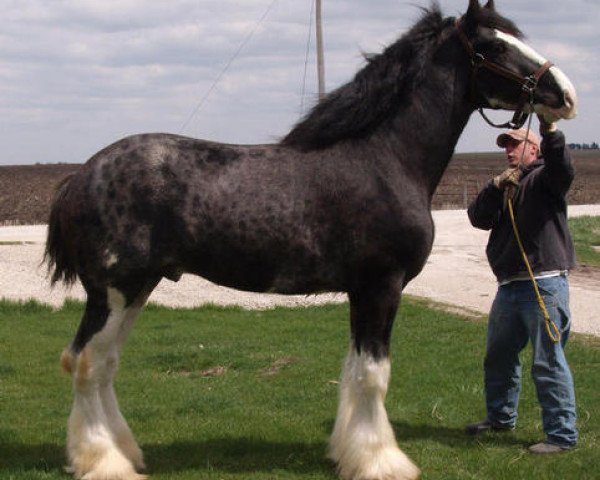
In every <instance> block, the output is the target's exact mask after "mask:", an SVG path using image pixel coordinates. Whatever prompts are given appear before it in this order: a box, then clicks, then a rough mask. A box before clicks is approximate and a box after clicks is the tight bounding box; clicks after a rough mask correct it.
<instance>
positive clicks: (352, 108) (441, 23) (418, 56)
mask: <svg viewBox="0 0 600 480" xmlns="http://www.w3.org/2000/svg"><path fill="white" fill-rule="evenodd" d="M476 20H477V23H478V24H479V25H484V26H487V27H491V28H498V29H500V30H503V31H505V32H507V33H511V34H513V35H516V36H521V33H520V31H519V30H518V29H517V28H516V26H515V25H514V24H513V23H512V22H511V21H510V20H508V19H506V18H504V17H502V16H500V15H498V14H497V13H496V11H495V10H491V9H481V10H480V11H479V12H478V14H477V19H476ZM454 21H455V19H454V18H447V19H444V18H443V16H442V13H441V10H440V8H439V5H438V4H437V3H434V4H433V5H432V6H431V7H430V8H429V9H423V16H422V17H421V19H420V20H419V21H418V22H417V23H416V24H415V25H414V26H413V27H412V28H411V29H410V30H409V31H408V32H407V33H405V34H404V35H403V36H401V37H400V38H399V39H398V40H397V41H396V42H395V43H393V44H391V45H390V46H388V47H387V48H386V49H385V50H384V51H383V52H382V53H380V54H378V55H372V56H366V57H365V58H366V61H367V65H366V66H365V67H364V68H363V69H362V70H360V71H359V72H358V73H357V74H356V76H355V77H354V79H353V80H352V81H350V82H349V83H347V84H345V85H343V86H341V87H339V88H338V89H336V90H334V91H333V92H331V93H330V94H328V95H327V96H326V97H325V98H324V99H323V100H321V101H320V102H319V103H318V104H317V105H316V106H315V107H314V108H313V109H312V110H311V111H310V112H309V113H308V114H307V115H306V117H305V118H304V119H303V120H301V121H300V122H299V123H298V124H297V125H296V126H295V127H294V128H293V129H292V130H291V131H290V132H289V133H288V134H287V135H286V136H285V137H284V138H283V140H282V141H281V143H282V144H283V145H288V146H291V147H295V148H298V149H301V150H317V149H320V148H325V147H328V146H330V145H333V144H334V143H337V142H338V141H341V140H347V139H358V138H364V137H367V136H368V135H369V134H371V133H373V131H374V130H375V129H376V128H377V127H378V126H379V125H380V124H381V123H382V122H383V121H384V120H385V119H387V118H390V117H391V116H393V115H395V114H396V113H397V112H398V110H399V109H400V108H402V107H403V106H405V105H406V104H407V103H408V102H409V101H410V97H411V95H410V94H411V92H412V91H413V89H414V88H415V86H416V85H418V84H419V82H420V80H421V78H422V74H423V71H424V67H425V66H426V65H427V63H428V62H430V61H431V58H432V56H433V54H434V52H435V50H436V47H437V45H438V43H439V40H440V37H441V34H442V31H443V30H444V29H445V28H446V27H447V26H449V25H452V24H454Z"/></svg>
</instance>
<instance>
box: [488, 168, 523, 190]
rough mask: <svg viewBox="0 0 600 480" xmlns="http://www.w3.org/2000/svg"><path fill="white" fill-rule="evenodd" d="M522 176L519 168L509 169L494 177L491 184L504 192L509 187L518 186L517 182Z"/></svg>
mask: <svg viewBox="0 0 600 480" xmlns="http://www.w3.org/2000/svg"><path fill="white" fill-rule="evenodd" d="M522 176H523V170H521V169H520V168H519V167H510V168H507V169H506V170H504V171H503V172H502V173H501V174H500V175H498V176H497V177H494V179H493V180H492V183H493V184H494V186H495V187H496V188H498V189H500V190H504V189H505V188H506V187H507V186H509V185H514V186H515V187H517V186H519V180H521V177H522Z"/></svg>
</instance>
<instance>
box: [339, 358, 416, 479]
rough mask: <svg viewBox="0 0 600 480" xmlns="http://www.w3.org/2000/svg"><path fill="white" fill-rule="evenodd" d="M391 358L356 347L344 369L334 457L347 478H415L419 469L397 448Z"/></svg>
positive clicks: (343, 476)
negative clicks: (390, 408)
mask: <svg viewBox="0 0 600 480" xmlns="http://www.w3.org/2000/svg"><path fill="white" fill-rule="evenodd" d="M389 378H390V362H389V359H387V358H385V359H381V360H375V359H373V358H372V357H371V356H369V355H365V354H362V355H359V354H358V353H357V352H356V349H355V348H351V350H350V353H349V354H348V357H347V359H346V363H345V365H344V372H343V374H342V382H341V385H340V401H339V407H338V415H337V418H336V423H335V427H334V430H333V434H332V436H331V439H330V450H329V455H330V458H332V459H333V460H334V461H336V462H337V463H338V470H339V473H340V476H341V477H342V478H343V479H344V480H414V479H416V478H418V477H419V474H420V472H419V469H418V468H417V467H416V466H415V465H414V464H413V463H412V462H411V461H410V459H409V458H408V457H407V456H406V455H405V454H404V452H402V451H401V450H400V449H399V448H398V446H397V444H396V438H395V435H394V431H393V429H392V426H391V425H390V423H389V420H388V417H387V413H386V410H385V406H384V400H385V395H386V393H387V387H388V383H389Z"/></svg>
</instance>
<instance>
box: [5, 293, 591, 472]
mask: <svg viewBox="0 0 600 480" xmlns="http://www.w3.org/2000/svg"><path fill="white" fill-rule="evenodd" d="M347 310H348V307H347V305H337V306H324V307H318V308H317V307H316V308H307V309H281V308H280V309H275V310H271V311H265V312H257V311H243V310H241V309H235V308H216V307H205V308H200V309H195V310H170V309H167V308H159V307H155V306H150V307H149V308H147V309H146V310H145V311H144V312H143V313H142V315H141V317H140V319H139V322H138V325H137V326H136V328H135V329H134V331H133V334H132V337H131V338H130V340H129V342H128V343H127V345H126V347H125V352H124V357H123V359H122V363H121V365H122V366H121V370H120V372H119V375H118V377H117V381H116V389H117V394H118V395H119V398H120V402H121V408H122V410H123V413H124V415H125V417H126V418H127V419H128V420H129V423H130V425H131V427H132V429H133V431H134V433H135V434H136V436H137V439H138V441H139V443H140V445H141V447H142V449H143V450H144V452H145V454H146V462H147V464H148V472H149V473H150V475H151V478H152V479H156V480H167V479H172V480H184V479H186V480H192V479H193V480H197V479H209V480H229V479H239V480H242V479H243V480H252V479H256V480H258V479H260V480H267V479H268V480H271V479H311V480H316V479H335V478H336V475H335V472H334V468H333V466H332V464H331V463H330V462H329V461H328V460H326V459H325V455H324V454H325V449H326V442H327V438H328V435H329V432H330V431H331V428H332V424H333V421H334V416H335V412H336V403H337V385H336V381H337V379H338V377H339V374H340V369H341V364H342V361H343V359H344V356H345V354H346V350H347V345H348V321H347V315H348V311H347ZM81 311H82V305H81V304H78V303H68V304H67V305H66V306H65V307H64V308H63V309H61V310H58V311H52V310H50V309H48V308H46V307H42V306H39V305H37V304H35V303H26V304H19V305H17V304H14V303H8V302H0V479H2V480H17V479H18V480H36V479H39V480H42V479H43V480H51V479H52V480H54V479H66V478H68V477H67V476H66V474H64V473H63V472H62V466H63V464H64V443H65V438H64V437H65V426H66V420H67V417H68V414H69V410H70V402H71V387H70V379H69V378H68V377H66V376H65V375H64V374H63V373H62V372H61V371H60V368H59V365H58V358H59V354H60V352H61V350H62V349H63V347H64V346H65V345H66V344H67V343H68V342H69V341H70V339H71V337H72V335H73V334H74V332H75V329H76V327H77V324H78V320H79V316H80V314H81ZM484 344H485V324H484V322H482V321H479V320H472V319H471V320H468V319H465V318H462V317H460V316H457V315H453V314H448V313H444V312H442V311H439V310H434V309H431V308H428V307H427V306H426V305H425V304H424V303H422V302H419V301H416V300H414V299H405V301H404V304H403V306H402V310H401V316H400V318H398V321H397V322H396V326H395V332H394V342H393V349H392V383H391V385H390V390H389V394H388V398H387V408H388V413H389V416H390V419H391V421H392V423H393V425H394V428H395V430H396V433H397V437H398V440H399V443H400V445H401V447H402V448H403V449H404V450H405V451H406V452H407V453H408V454H409V455H410V456H411V457H412V459H413V460H414V461H415V462H416V463H417V464H418V465H419V466H420V468H421V469H422V471H423V476H422V478H423V479H425V480H427V479H443V480H449V479H486V480H490V479H492V480H499V479H511V480H514V479H546V480H548V479H579V480H583V479H598V478H599V475H600V474H599V472H600V441H599V435H600V419H599V416H598V411H599V410H598V408H599V405H600V342H599V341H598V339H594V338H590V337H584V336H578V335H574V336H573V338H572V340H571V343H570V346H569V359H570V363H571V366H572V369H573V372H574V375H575V381H576V389H577V400H578V408H579V419H580V420H579V427H580V431H581V441H580V446H579V447H578V448H577V449H576V450H575V451H572V452H569V453H566V454H563V455H559V456H553V457H550V458H540V457H533V456H531V455H529V454H527V453H526V450H525V448H526V447H527V446H528V445H529V444H531V443H533V442H537V441H539V440H541V439H542V438H543V434H542V431H541V422H540V415H539V411H538V408H537V402H536V400H535V393H534V389H533V387H532V383H531V380H530V377H529V374H527V378H526V380H525V382H524V389H523V393H522V402H521V408H520V414H521V417H520V422H519V427H518V428H517V430H516V431H515V432H511V433H504V434H491V435H488V436H484V437H481V438H478V439H473V438H469V437H467V436H465V435H464V434H463V427H464V425H465V424H466V423H467V422H470V421H473V420H478V419H480V418H483V416H484V404H483V393H482V374H481V369H482V358H483V353H484ZM529 357H530V353H529V351H526V352H525V354H524V355H523V359H524V361H525V363H526V365H525V371H528V369H529V366H528V362H529Z"/></svg>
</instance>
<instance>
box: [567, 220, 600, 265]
mask: <svg viewBox="0 0 600 480" xmlns="http://www.w3.org/2000/svg"><path fill="white" fill-rule="evenodd" d="M569 228H570V230H571V234H572V236H573V242H574V243H575V250H576V253H577V261H578V262H579V263H580V264H583V265H590V266H595V267H600V251H598V250H596V249H594V247H600V217H590V216H584V217H575V218H570V219H569Z"/></svg>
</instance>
